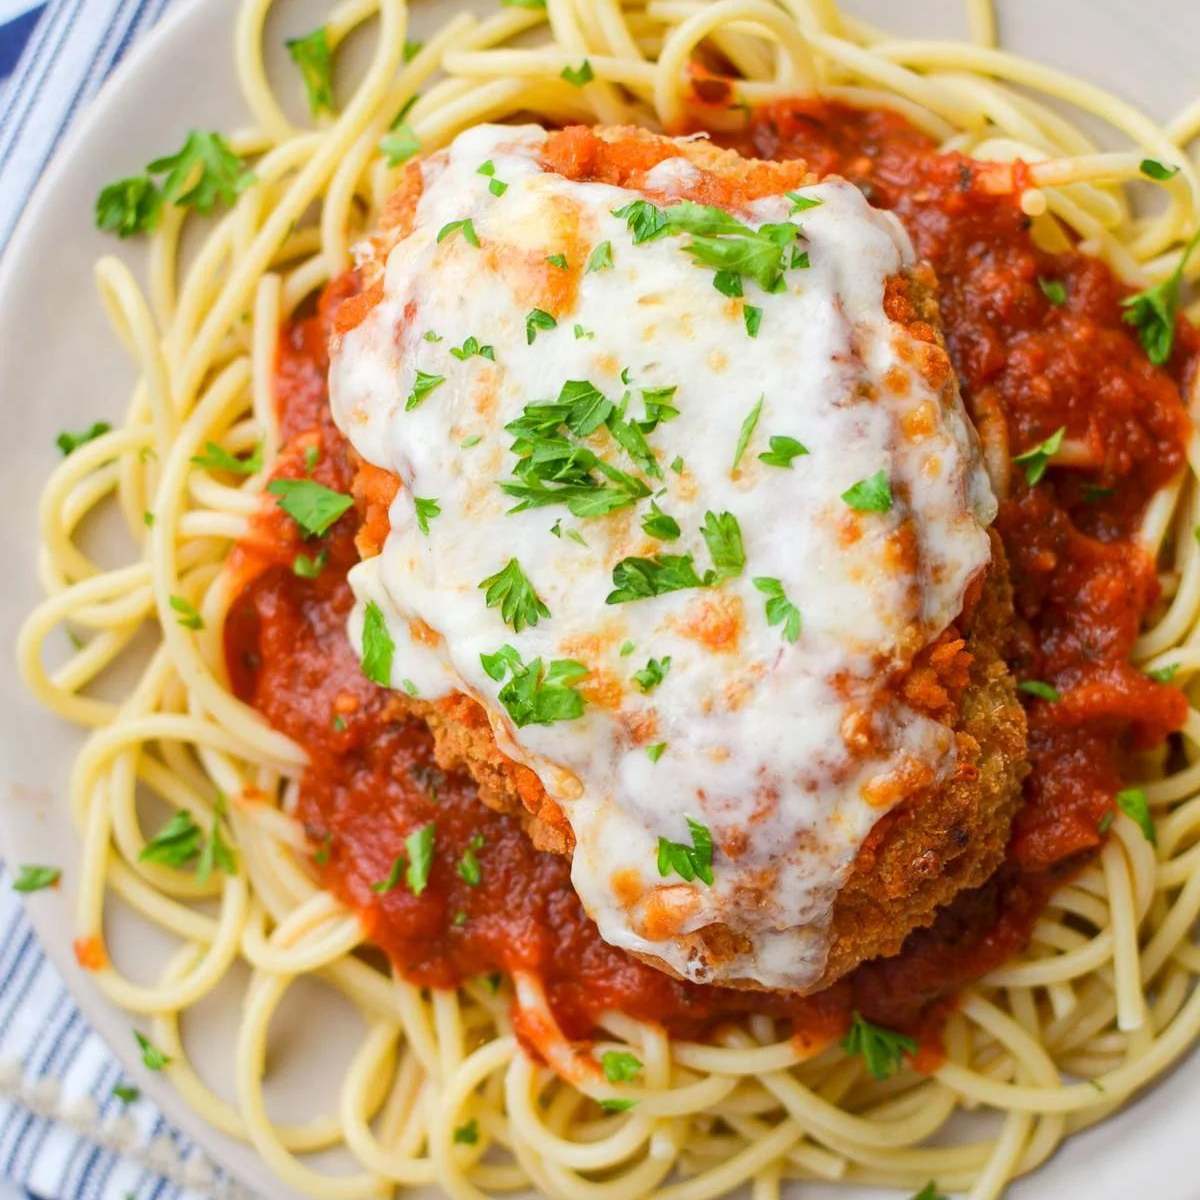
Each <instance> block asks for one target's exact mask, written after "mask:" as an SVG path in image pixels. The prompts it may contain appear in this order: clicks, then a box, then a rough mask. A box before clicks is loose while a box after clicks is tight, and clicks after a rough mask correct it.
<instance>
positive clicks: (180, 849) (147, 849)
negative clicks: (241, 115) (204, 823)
mask: <svg viewBox="0 0 1200 1200" xmlns="http://www.w3.org/2000/svg"><path fill="white" fill-rule="evenodd" d="M203 837H204V835H203V833H202V832H201V829H200V826H199V825H197V824H196V822H195V821H194V820H193V819H192V814H191V813H190V812H188V811H187V809H186V808H181V809H179V810H178V811H177V812H175V813H174V815H173V816H172V817H171V819H170V820H169V821H167V823H166V824H165V825H164V826H163V827H162V828H161V829H160V830H159V831H158V832H157V833H156V834H155V835H154V837H152V838H151V839H150V840H149V841H148V842H147V843H146V844H145V845H144V846H143V847H142V849H141V851H140V852H139V853H138V861H139V862H153V863H161V864H162V865H163V866H166V867H184V866H186V865H187V864H188V863H189V862H191V861H192V859H194V858H196V857H198V855H199V854H200V850H201V842H202V841H203Z"/></svg>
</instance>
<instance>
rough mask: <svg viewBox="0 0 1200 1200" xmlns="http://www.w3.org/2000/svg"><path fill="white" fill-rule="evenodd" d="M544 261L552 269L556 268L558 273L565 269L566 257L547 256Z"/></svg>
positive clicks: (562, 255)
mask: <svg viewBox="0 0 1200 1200" xmlns="http://www.w3.org/2000/svg"><path fill="white" fill-rule="evenodd" d="M546 261H547V262H548V263H549V264H550V265H551V266H552V267H557V268H558V269H559V270H560V271H565V270H566V269H567V256H566V255H565V254H547V255H546Z"/></svg>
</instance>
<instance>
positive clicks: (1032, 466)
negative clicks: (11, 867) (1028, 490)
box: [1013, 425, 1067, 487]
mask: <svg viewBox="0 0 1200 1200" xmlns="http://www.w3.org/2000/svg"><path fill="white" fill-rule="evenodd" d="M1066 432H1067V427H1066V426H1065V425H1060V426H1059V427H1058V428H1057V429H1056V430H1055V431H1054V432H1053V433H1052V434H1051V435H1050V436H1049V437H1048V438H1046V440H1045V441H1042V442H1038V444H1037V445H1036V446H1031V447H1030V448H1029V449H1028V450H1026V451H1024V452H1023V453H1021V454H1017V455H1014V457H1013V462H1015V463H1017V464H1018V465H1020V466H1023V467H1024V468H1025V482H1026V483H1028V484H1029V486H1030V487H1036V486H1037V484H1038V483H1040V482H1041V480H1042V476H1044V475H1045V474H1046V468H1047V467H1048V466H1049V465H1050V460H1051V459H1052V458H1053V457H1054V456H1055V455H1056V454H1057V453H1058V450H1059V447H1060V446H1061V445H1062V441H1063V438H1064V437H1065V436H1066Z"/></svg>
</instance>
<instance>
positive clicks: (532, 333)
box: [525, 308, 558, 346]
mask: <svg viewBox="0 0 1200 1200" xmlns="http://www.w3.org/2000/svg"><path fill="white" fill-rule="evenodd" d="M557 324H558V322H557V321H556V320H555V319H554V318H553V317H552V316H551V315H550V314H549V313H548V312H546V310H545V309H543V308H535V309H532V310H531V311H530V312H529V314H528V315H527V316H526V317H525V341H526V342H527V343H528V344H529V345H530V346H532V345H533V343H534V342H535V341H536V340H537V335H538V330H539V329H553V328H554V327H555V326H556V325H557Z"/></svg>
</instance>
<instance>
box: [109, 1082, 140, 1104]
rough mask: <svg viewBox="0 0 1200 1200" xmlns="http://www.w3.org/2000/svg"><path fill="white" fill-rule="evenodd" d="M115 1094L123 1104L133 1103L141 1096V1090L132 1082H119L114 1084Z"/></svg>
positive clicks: (113, 1092) (113, 1091)
mask: <svg viewBox="0 0 1200 1200" xmlns="http://www.w3.org/2000/svg"><path fill="white" fill-rule="evenodd" d="M112 1094H113V1096H115V1097H116V1098H117V1099H118V1100H120V1101H121V1103H122V1104H132V1103H133V1102H134V1101H135V1100H137V1099H138V1098H139V1097H140V1096H141V1094H142V1093H141V1092H140V1091H139V1090H138V1089H137V1088H135V1087H134V1086H133V1085H132V1084H128V1083H118V1084H115V1085H114V1086H113V1090H112Z"/></svg>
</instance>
